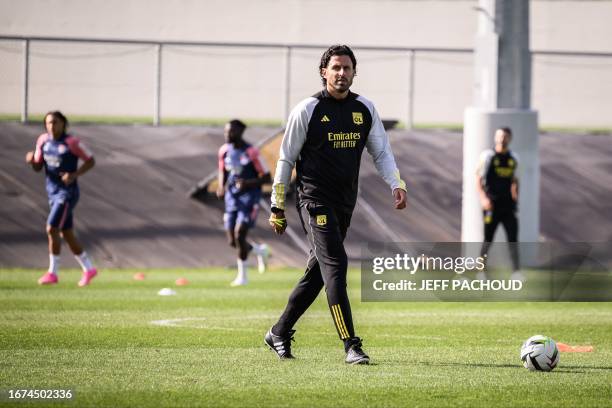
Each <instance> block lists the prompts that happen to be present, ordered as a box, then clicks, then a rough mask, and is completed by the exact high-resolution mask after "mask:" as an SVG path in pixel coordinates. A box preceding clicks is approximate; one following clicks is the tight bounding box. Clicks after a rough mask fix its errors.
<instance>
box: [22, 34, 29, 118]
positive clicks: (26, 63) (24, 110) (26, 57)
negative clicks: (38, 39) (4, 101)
mask: <svg viewBox="0 0 612 408" xmlns="http://www.w3.org/2000/svg"><path fill="white" fill-rule="evenodd" d="M29 91H30V40H29V39H26V40H25V41H24V42H23V97H22V105H21V123H28V102H29V101H28V97H29V93H30V92H29Z"/></svg>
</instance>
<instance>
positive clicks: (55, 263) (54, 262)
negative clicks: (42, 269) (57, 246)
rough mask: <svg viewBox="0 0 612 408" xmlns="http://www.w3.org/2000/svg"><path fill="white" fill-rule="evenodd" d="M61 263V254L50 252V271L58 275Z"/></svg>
mask: <svg viewBox="0 0 612 408" xmlns="http://www.w3.org/2000/svg"><path fill="white" fill-rule="evenodd" d="M59 263H60V256H59V255H53V254H49V272H51V273H52V274H53V275H57V272H58V271H59Z"/></svg>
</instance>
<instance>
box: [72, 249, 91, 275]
mask: <svg viewBox="0 0 612 408" xmlns="http://www.w3.org/2000/svg"><path fill="white" fill-rule="evenodd" d="M74 258H75V259H76V260H77V262H78V263H79V265H81V268H82V269H83V272H87V271H90V270H92V269H93V265H92V264H91V259H89V256H87V252H85V251H83V252H81V255H75V256H74Z"/></svg>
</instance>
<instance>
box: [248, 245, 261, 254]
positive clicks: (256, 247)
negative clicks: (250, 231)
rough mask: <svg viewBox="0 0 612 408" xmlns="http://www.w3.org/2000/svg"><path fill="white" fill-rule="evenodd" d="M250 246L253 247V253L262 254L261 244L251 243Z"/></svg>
mask: <svg viewBox="0 0 612 408" xmlns="http://www.w3.org/2000/svg"><path fill="white" fill-rule="evenodd" d="M251 246H252V247H253V253H254V254H255V255H262V254H263V246H262V245H259V244H251Z"/></svg>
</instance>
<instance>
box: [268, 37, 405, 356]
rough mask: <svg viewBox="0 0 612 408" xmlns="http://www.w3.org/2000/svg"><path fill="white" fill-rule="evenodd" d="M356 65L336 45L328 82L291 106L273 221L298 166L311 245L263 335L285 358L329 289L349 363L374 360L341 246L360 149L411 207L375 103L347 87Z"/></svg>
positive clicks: (325, 73)
mask: <svg viewBox="0 0 612 408" xmlns="http://www.w3.org/2000/svg"><path fill="white" fill-rule="evenodd" d="M356 67H357V61H356V59H355V56H354V54H353V52H352V50H351V49H350V48H349V47H347V46H346V45H334V46H332V47H330V48H329V49H328V50H327V51H325V52H324V53H323V56H322V57H321V63H320V65H319V74H320V76H321V78H322V81H323V85H324V88H323V90H322V91H321V92H319V93H317V94H316V95H314V96H313V97H310V98H307V99H304V100H303V101H302V102H300V103H299V104H298V105H297V106H296V107H295V108H294V109H293V111H292V112H291V114H290V116H289V119H288V122H287V128H286V130H285V135H284V137H283V141H282V144H281V148H280V158H279V160H278V164H277V167H276V174H275V177H274V184H273V187H272V189H273V191H272V215H271V217H270V224H271V225H272V227H273V229H274V231H275V232H276V233H277V234H282V233H283V232H284V231H285V228H286V227H287V220H286V218H285V191H286V187H287V185H288V184H289V181H290V177H291V172H292V169H293V166H294V165H295V166H296V172H297V181H296V183H297V193H298V194H297V206H298V212H299V214H300V219H301V222H302V226H303V227H304V230H305V231H306V234H307V236H308V240H309V243H310V247H311V249H310V255H309V257H308V261H307V266H306V271H305V273H304V275H303V276H302V278H301V279H300V281H299V282H298V284H297V286H296V287H295V288H294V289H293V292H292V293H291V295H290V296H289V301H288V303H287V306H286V308H285V311H284V312H283V314H282V315H281V317H280V319H279V320H278V322H277V323H276V324H275V325H274V326H272V328H271V329H270V330H269V331H268V332H267V333H266V335H265V337H264V340H265V342H266V344H267V345H268V346H269V347H270V348H271V349H272V350H273V351H275V352H276V353H277V355H278V356H279V357H280V358H293V355H292V354H291V340H292V339H293V334H294V333H295V330H293V326H294V325H295V323H296V322H297V321H298V319H299V318H300V316H302V314H303V313H304V312H305V311H306V310H307V309H308V307H309V306H310V305H311V304H312V302H313V301H314V300H315V299H316V297H317V295H318V294H319V292H320V291H321V289H322V288H323V287H325V292H326V294H327V301H328V304H329V309H330V311H331V315H332V318H333V321H334V324H335V326H336V330H337V331H338V335H339V336H340V339H341V340H342V341H343V343H344V349H345V352H346V359H345V361H346V362H347V363H349V364H368V363H369V361H370V359H369V357H368V355H367V354H366V353H364V352H363V350H362V344H361V339H360V338H359V337H356V336H355V330H354V328H353V319H352V315H351V306H350V303H349V298H348V295H347V289H346V285H347V276H346V275H347V266H348V260H347V256H346V252H345V250H344V238H345V237H346V232H347V230H348V228H349V224H350V221H351V215H352V212H353V209H354V207H355V203H356V200H357V183H358V180H359V167H360V162H361V154H362V152H363V149H364V148H366V149H367V150H368V152H369V153H370V155H371V156H372V158H373V160H374V163H375V165H376V169H377V170H378V172H379V173H380V175H381V176H382V177H383V179H384V180H385V181H386V182H387V184H389V186H390V187H391V191H392V195H393V197H394V200H395V208H397V209H403V208H405V207H406V184H405V183H404V182H403V181H402V180H401V178H400V174H399V171H398V169H397V166H396V164H395V159H394V157H393V153H392V151H391V146H390V145H389V138H388V137H387V134H386V133H385V129H384V127H383V124H382V122H381V120H380V118H379V116H378V112H377V111H376V109H375V108H374V105H373V104H372V102H370V101H369V100H368V99H366V98H364V97H363V96H360V95H357V94H355V93H352V92H351V91H350V90H349V88H350V86H351V85H352V83H353V78H354V76H355V73H356Z"/></svg>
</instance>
